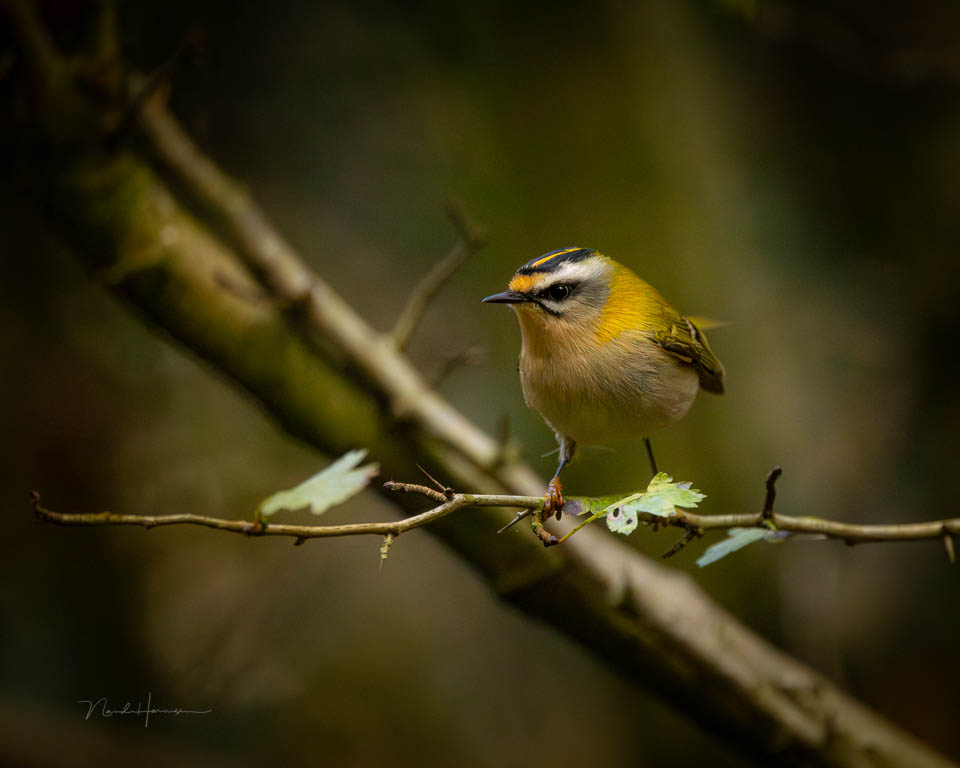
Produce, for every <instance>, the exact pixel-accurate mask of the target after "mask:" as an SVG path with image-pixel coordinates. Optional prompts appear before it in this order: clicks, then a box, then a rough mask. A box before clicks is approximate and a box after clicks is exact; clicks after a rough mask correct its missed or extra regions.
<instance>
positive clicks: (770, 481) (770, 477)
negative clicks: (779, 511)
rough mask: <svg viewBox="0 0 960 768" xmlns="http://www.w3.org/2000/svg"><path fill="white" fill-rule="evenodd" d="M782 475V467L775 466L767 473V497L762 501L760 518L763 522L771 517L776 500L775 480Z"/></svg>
mask: <svg viewBox="0 0 960 768" xmlns="http://www.w3.org/2000/svg"><path fill="white" fill-rule="evenodd" d="M782 474H783V467H780V466H776V467H774V468H773V469H771V470H770V472H769V473H767V495H766V497H764V499H763V510H762V511H761V512H760V516H761V517H762V518H763V519H764V520H770V519H771V518H772V517H773V502H775V501H776V500H777V480H778V479H780V475H782Z"/></svg>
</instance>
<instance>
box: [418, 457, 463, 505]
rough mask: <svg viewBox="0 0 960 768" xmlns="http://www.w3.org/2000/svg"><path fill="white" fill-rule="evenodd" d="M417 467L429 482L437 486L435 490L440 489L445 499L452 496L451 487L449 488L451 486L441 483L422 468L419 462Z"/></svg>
mask: <svg viewBox="0 0 960 768" xmlns="http://www.w3.org/2000/svg"><path fill="white" fill-rule="evenodd" d="M417 469H419V470H420V471H421V472H423V474H425V475H426V476H427V477H428V478H429V479H430V482H431V483H433V484H434V485H435V486H437V490H438V491H440V493H442V494H443V497H444V498H445V499H447V500H450V499H452V498H453V496H454V493H453V488H451V487H450V486H448V485H444V484H443V483H441V482H440V481H439V480H437V478H435V477H434V476H433V475H431V474H430V473H429V472H427V470H425V469H424V468H423V467H421V466H420V465H419V464H417Z"/></svg>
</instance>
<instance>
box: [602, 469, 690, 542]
mask: <svg viewBox="0 0 960 768" xmlns="http://www.w3.org/2000/svg"><path fill="white" fill-rule="evenodd" d="M705 498H707V497H706V495H705V494H702V493H700V491H698V490H696V489H694V488H691V487H690V483H688V482H683V483H675V482H673V478H672V477H670V475H668V474H667V473H666V472H659V473H658V474H657V475H655V476H654V478H653V479H652V480H651V481H650V484H649V485H648V486H647V490H646V492H645V493H634V494H632V495H630V496H625V497H624V498H622V499H618V500H617V501H615V502H613V503H612V504H609V505H608V506H607V507H606V509H604V510H603V514H605V515H606V518H607V528H609V529H610V530H611V531H613V532H614V533H622V534H623V535H625V536H626V535H628V534H630V533H633V532H634V531H635V530H636V529H637V523H638V521H639V517H640V516H639V513H640V512H646V513H647V514H650V515H656V516H657V517H672V516H673V515H675V514H676V510H675V509H674V507H684V508H686V509H692V508H694V507H696V506H697V504H698V503H699V502H701V501H703V500H704V499H705Z"/></svg>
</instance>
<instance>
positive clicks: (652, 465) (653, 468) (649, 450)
mask: <svg viewBox="0 0 960 768" xmlns="http://www.w3.org/2000/svg"><path fill="white" fill-rule="evenodd" d="M643 444H644V445H645V446H646V447H647V458H648V459H650V471H651V472H652V473H653V476H654V477H656V476H657V460H656V459H655V458H653V446H652V445H650V438H649V437H645V438H643Z"/></svg>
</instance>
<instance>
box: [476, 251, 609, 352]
mask: <svg viewBox="0 0 960 768" xmlns="http://www.w3.org/2000/svg"><path fill="white" fill-rule="evenodd" d="M613 273H614V263H613V262H612V261H611V260H610V259H608V258H607V257H606V256H603V255H601V254H600V253H597V252H596V251H593V250H590V249H589V248H561V249H560V250H557V251H551V252H550V253H545V254H543V256H538V257H537V258H535V259H532V260H531V261H528V262H527V263H526V264H524V265H523V266H522V267H520V269H518V270H517V272H516V274H515V275H514V276H513V279H512V280H510V284H509V286H508V287H507V290H505V291H504V292H503V293H496V294H494V295H493V296H487V297H486V298H485V299H484V301H485V302H489V303H496V304H509V305H511V307H512V308H513V309H514V310H515V311H516V313H517V317H518V318H519V319H520V327H521V330H522V331H523V336H524V341H525V342H527V343H528V344H530V345H532V346H534V347H539V346H541V344H540V342H543V343H544V344H547V345H550V346H555V345H556V344H558V343H561V344H565V345H569V344H571V343H575V342H577V341H578V340H581V339H583V338H587V337H592V336H593V335H594V334H593V333H592V331H594V332H595V331H596V329H597V327H598V324H599V323H600V319H601V317H602V315H603V312H604V308H605V307H606V305H607V300H608V298H609V296H610V286H611V278H612V276H613Z"/></svg>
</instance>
